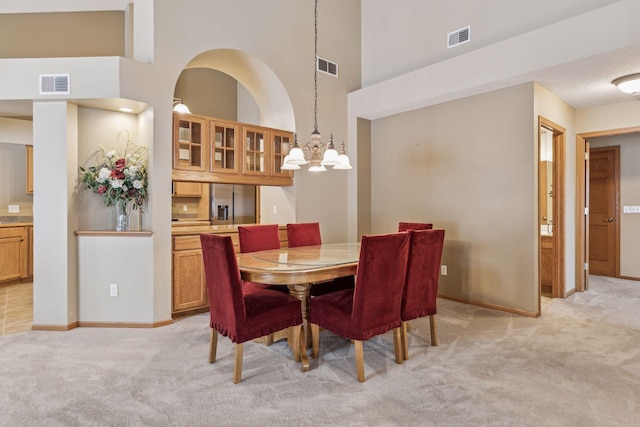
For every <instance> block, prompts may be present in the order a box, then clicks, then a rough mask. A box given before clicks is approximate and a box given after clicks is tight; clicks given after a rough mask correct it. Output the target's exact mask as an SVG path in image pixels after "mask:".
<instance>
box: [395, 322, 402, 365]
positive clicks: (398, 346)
mask: <svg viewBox="0 0 640 427" xmlns="http://www.w3.org/2000/svg"><path fill="white" fill-rule="evenodd" d="M401 331H402V326H400V327H398V328H394V329H393V352H394V354H395V356H396V363H397V364H398V365H402V362H403V361H404V350H403V348H402V347H403V345H402V332H401Z"/></svg>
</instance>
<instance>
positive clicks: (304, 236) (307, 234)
mask: <svg viewBox="0 0 640 427" xmlns="http://www.w3.org/2000/svg"><path fill="white" fill-rule="evenodd" d="M287 243H288V245H289V247H290V248H296V247H298V246H316V245H321V244H322V236H321V235H320V223H319V222H305V223H298V224H287Z"/></svg>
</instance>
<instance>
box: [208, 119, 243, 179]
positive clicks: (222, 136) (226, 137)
mask: <svg viewBox="0 0 640 427" xmlns="http://www.w3.org/2000/svg"><path fill="white" fill-rule="evenodd" d="M210 128H211V144H212V147H211V159H210V165H211V168H210V169H211V172H223V173H238V159H239V157H240V156H239V155H238V151H239V150H238V146H237V138H238V133H239V132H238V128H239V126H238V125H237V124H235V123H231V122H223V121H211V122H210Z"/></svg>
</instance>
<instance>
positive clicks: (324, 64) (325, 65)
mask: <svg viewBox="0 0 640 427" xmlns="http://www.w3.org/2000/svg"><path fill="white" fill-rule="evenodd" d="M316 69H317V70H318V71H322V72H323V73H326V74H329V75H331V76H333V77H338V64H336V63H335V62H331V61H329V60H326V59H323V58H320V57H319V56H318V60H317V61H316Z"/></svg>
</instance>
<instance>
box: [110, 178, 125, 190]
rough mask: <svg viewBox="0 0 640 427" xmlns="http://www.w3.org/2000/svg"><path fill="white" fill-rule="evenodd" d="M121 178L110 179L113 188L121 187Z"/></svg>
mask: <svg viewBox="0 0 640 427" xmlns="http://www.w3.org/2000/svg"><path fill="white" fill-rule="evenodd" d="M122 182H123V181H122V180H121V179H112V180H111V186H112V187H113V188H121V187H122Z"/></svg>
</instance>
